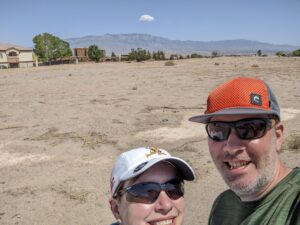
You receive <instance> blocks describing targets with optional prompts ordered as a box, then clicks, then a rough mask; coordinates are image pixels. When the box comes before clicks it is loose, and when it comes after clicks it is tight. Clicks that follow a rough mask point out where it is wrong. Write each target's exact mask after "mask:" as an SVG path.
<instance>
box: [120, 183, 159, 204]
mask: <svg viewBox="0 0 300 225" xmlns="http://www.w3.org/2000/svg"><path fill="white" fill-rule="evenodd" d="M159 189H160V187H158V186H157V184H151V183H140V184H135V185H133V186H131V187H130V189H129V190H128V191H127V197H126V199H127V201H129V202H136V203H145V204H151V203H153V202H155V200H156V199H157V197H158V195H159V193H160V190H159Z"/></svg>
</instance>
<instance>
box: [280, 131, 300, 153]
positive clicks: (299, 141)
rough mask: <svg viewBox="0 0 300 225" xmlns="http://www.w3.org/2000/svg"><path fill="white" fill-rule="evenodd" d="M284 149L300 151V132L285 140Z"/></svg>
mask: <svg viewBox="0 0 300 225" xmlns="http://www.w3.org/2000/svg"><path fill="white" fill-rule="evenodd" d="M282 150H289V151H299V150H300V134H292V135H290V136H289V137H288V138H287V139H286V140H285V141H284V143H283V146H282Z"/></svg>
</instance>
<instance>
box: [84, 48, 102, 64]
mask: <svg viewBox="0 0 300 225" xmlns="http://www.w3.org/2000/svg"><path fill="white" fill-rule="evenodd" d="M88 55H89V58H90V59H91V60H93V61H96V62H99V60H100V59H101V58H104V57H105V51H104V50H103V49H99V48H98V46H97V45H91V46H90V47H89V52H88Z"/></svg>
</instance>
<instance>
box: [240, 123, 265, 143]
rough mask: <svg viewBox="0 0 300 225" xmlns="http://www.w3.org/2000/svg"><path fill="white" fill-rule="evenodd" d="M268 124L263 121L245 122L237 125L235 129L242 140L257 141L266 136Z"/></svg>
mask: <svg viewBox="0 0 300 225" xmlns="http://www.w3.org/2000/svg"><path fill="white" fill-rule="evenodd" d="M266 125H267V123H266V122H265V121H264V120H261V119H254V120H251V121H243V122H240V123H239V124H237V125H236V127H235V129H236V131H237V133H238V136H239V138H241V139H246V140H249V139H256V138H260V137H262V136H264V135H265V133H266Z"/></svg>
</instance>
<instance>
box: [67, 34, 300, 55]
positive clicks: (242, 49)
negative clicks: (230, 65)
mask: <svg viewBox="0 0 300 225" xmlns="http://www.w3.org/2000/svg"><path fill="white" fill-rule="evenodd" d="M65 41H67V42H69V43H70V46H71V48H75V47H88V46H90V45H93V44H95V45H97V46H98V47H99V48H101V49H105V51H106V53H108V54H110V53H111V52H115V53H116V54H125V53H128V52H130V51H131V49H136V48H143V49H146V50H149V51H158V50H162V51H165V52H169V53H182V54H183V53H185V54H190V53H203V54H210V53H211V52H212V51H218V52H220V53H224V54H255V53H256V52H257V51H258V50H259V49H260V50H261V51H262V52H263V53H271V54H272V53H275V52H277V51H286V52H290V51H294V50H296V49H299V48H300V47H299V46H298V47H297V46H292V45H275V44H269V43H264V42H259V41H252V40H245V39H237V40H222V41H180V40H170V39H167V38H163V37H158V36H152V35H149V34H135V33H132V34H105V35H101V36H85V37H79V38H67V39H65Z"/></svg>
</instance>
